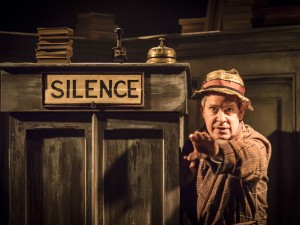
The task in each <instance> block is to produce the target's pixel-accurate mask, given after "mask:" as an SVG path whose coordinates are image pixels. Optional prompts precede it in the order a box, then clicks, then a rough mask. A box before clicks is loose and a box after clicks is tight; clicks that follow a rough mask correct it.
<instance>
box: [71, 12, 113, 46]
mask: <svg viewBox="0 0 300 225" xmlns="http://www.w3.org/2000/svg"><path fill="white" fill-rule="evenodd" d="M117 27H118V26H117V25H116V24H115V18H114V15H112V14H105V13H95V12H89V13H79V14H78V21H77V24H76V25H75V31H76V36H81V37H85V38H87V39H89V40H115V39H116V37H115V34H114V30H115V28H117Z"/></svg>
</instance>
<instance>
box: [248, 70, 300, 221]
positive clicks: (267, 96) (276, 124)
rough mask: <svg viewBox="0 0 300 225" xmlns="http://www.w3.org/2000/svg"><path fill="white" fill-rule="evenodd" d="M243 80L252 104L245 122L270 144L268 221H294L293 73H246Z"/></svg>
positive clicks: (294, 144) (297, 180) (295, 152)
mask: <svg viewBox="0 0 300 225" xmlns="http://www.w3.org/2000/svg"><path fill="white" fill-rule="evenodd" d="M245 81H246V82H245V85H246V88H247V92H246V96H247V97H249V98H250V99H251V101H252V103H253V107H254V112H246V114H245V123H248V124H250V125H251V126H252V127H254V129H256V130H257V131H259V132H261V133H262V134H263V135H265V136H266V137H267V138H268V139H269V140H270V142H271V144H272V156H271V160H270V165H269V171H268V174H269V178H270V181H269V185H268V188H269V190H268V203H269V209H268V224H270V225H271V224H272V225H273V224H297V222H296V221H297V220H296V216H297V213H296V212H297V211H299V207H298V209H297V205H295V204H294V202H295V198H296V195H295V194H296V190H295V185H296V184H297V183H299V177H297V176H296V167H295V165H296V164H295V163H296V159H297V157H295V156H297V154H298V153H297V151H296V147H295V146H296V141H297V140H296V139H295V138H296V135H295V130H294V129H295V118H296V115H295V96H294V94H295V90H294V88H295V77H294V75H292V74H291V75H289V74H283V75H270V76H268V75H262V76H259V77H247V78H246V79H245ZM291 206H293V207H291ZM294 206H295V207H294Z"/></svg>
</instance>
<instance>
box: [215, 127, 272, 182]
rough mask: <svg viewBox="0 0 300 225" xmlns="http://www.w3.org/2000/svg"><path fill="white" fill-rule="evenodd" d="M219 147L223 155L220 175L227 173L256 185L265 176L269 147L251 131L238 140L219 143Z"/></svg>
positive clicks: (262, 138) (269, 152)
mask: <svg viewBox="0 0 300 225" xmlns="http://www.w3.org/2000/svg"><path fill="white" fill-rule="evenodd" d="M219 147H220V149H221V150H220V151H221V154H222V155H223V162H222V164H221V166H220V170H219V172H220V173H228V174H231V175H233V176H236V177H238V178H241V179H243V180H244V181H246V182H250V183H256V182H257V181H258V180H259V179H261V177H262V176H264V175H266V172H267V168H268V164H269V160H270V154H271V145H270V143H269V141H268V140H267V139H266V138H265V137H263V136H262V135H261V134H259V133H258V132H256V131H254V130H253V129H251V131H250V132H249V131H248V132H246V133H244V134H243V135H242V136H241V137H240V138H236V139H232V140H230V141H226V142H222V143H219Z"/></svg>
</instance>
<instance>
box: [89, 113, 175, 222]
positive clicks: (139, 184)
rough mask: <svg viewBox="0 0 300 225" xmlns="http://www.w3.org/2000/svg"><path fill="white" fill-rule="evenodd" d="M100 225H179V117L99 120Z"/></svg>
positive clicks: (133, 116) (153, 115) (103, 117)
mask: <svg viewBox="0 0 300 225" xmlns="http://www.w3.org/2000/svg"><path fill="white" fill-rule="evenodd" d="M94 119H95V120H96V121H97V122H95V124H97V126H98V128H97V129H95V130H97V131H98V135H97V138H98V141H96V143H97V144H98V146H97V147H96V149H98V152H97V154H98V157H97V158H98V160H99V161H98V163H97V165H98V169H97V171H98V173H99V174H98V177H99V182H98V185H99V186H98V189H99V192H98V206H99V211H98V212H99V219H100V220H99V221H98V222H99V224H104V225H111V224H136V225H138V224H144V225H152V224H156V225H160V224H173V225H174V224H179V181H178V178H179V177H178V158H179V157H178V156H179V136H180V135H179V114H178V113H173V114H172V113H143V114H140V113H123V114H122V116H120V115H118V114H113V113H111V114H106V115H103V114H99V115H97V116H96V117H95V118H94Z"/></svg>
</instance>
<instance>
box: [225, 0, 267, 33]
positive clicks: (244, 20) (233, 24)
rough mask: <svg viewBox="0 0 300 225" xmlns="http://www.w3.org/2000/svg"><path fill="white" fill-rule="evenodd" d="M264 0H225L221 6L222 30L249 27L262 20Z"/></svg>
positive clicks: (265, 3)
mask: <svg viewBox="0 0 300 225" xmlns="http://www.w3.org/2000/svg"><path fill="white" fill-rule="evenodd" d="M266 5H267V1H266V0H227V1H226V3H225V5H224V7H223V16H222V17H223V18H222V19H223V30H237V29H251V28H254V27H255V26H256V24H259V23H261V21H262V20H263V17H264V15H263V11H262V9H263V7H265V6H266Z"/></svg>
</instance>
